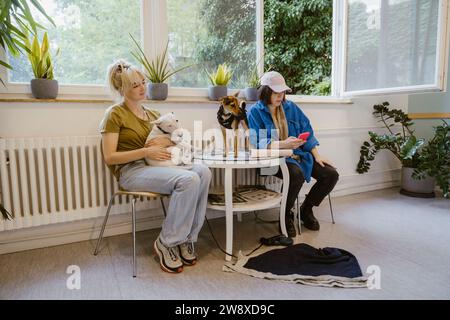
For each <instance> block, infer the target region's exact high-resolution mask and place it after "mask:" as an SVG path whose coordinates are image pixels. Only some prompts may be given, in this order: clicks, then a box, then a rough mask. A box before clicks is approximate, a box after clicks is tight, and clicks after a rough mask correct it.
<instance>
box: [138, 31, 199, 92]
mask: <svg viewBox="0 0 450 320" xmlns="http://www.w3.org/2000/svg"><path fill="white" fill-rule="evenodd" d="M130 37H131V39H132V40H133V42H134V44H135V45H136V48H137V51H135V52H131V54H132V55H133V57H135V58H136V60H137V61H139V63H140V64H142V65H143V66H144V69H145V71H146V72H145V76H146V78H147V79H148V80H149V81H150V83H149V84H148V87H147V97H148V98H149V99H150V100H166V99H167V95H168V91H169V86H168V85H167V83H165V82H166V81H167V80H168V79H169V78H170V77H171V76H173V75H174V74H175V73H177V72H180V71H182V70H184V69H187V68H189V67H190V65H187V66H184V67H181V68H178V69H175V70H174V69H172V68H171V67H170V66H169V61H168V58H167V49H168V46H169V44H168V43H167V44H166V47H165V48H164V51H163V52H162V54H160V55H157V56H156V58H155V60H152V61H149V60H148V58H147V56H146V55H145V53H144V50H142V47H141V46H140V45H139V43H138V42H137V41H136V39H134V38H133V36H132V35H131V34H130Z"/></svg>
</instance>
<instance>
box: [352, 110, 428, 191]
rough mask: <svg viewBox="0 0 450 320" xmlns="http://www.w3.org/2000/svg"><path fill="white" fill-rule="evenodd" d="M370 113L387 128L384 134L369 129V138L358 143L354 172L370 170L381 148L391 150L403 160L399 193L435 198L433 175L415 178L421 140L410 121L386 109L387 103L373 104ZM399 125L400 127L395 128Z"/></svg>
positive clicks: (405, 116) (419, 159) (419, 157)
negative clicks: (357, 155)
mask: <svg viewBox="0 0 450 320" xmlns="http://www.w3.org/2000/svg"><path fill="white" fill-rule="evenodd" d="M373 109H374V112H373V115H374V116H375V117H377V118H378V119H379V122H382V123H383V124H384V126H385V128H386V130H387V133H385V134H377V133H375V132H372V131H370V132H369V136H370V140H369V141H365V142H364V143H363V145H362V146H361V150H360V158H359V162H358V165H357V169H356V171H357V172H358V173H360V174H362V173H366V172H367V171H369V169H370V164H371V163H370V162H371V161H373V160H374V159H375V155H376V154H377V153H378V152H379V151H380V150H389V151H391V152H392V153H393V154H394V155H395V156H396V157H397V158H398V159H399V160H400V161H401V163H402V166H403V167H402V182H401V186H402V189H401V190H400V192H401V193H402V194H405V195H408V196H414V197H434V187H435V181H434V179H433V178H432V177H429V176H424V177H423V179H415V178H414V177H413V172H414V170H415V169H416V168H418V166H419V164H420V162H421V155H420V152H419V149H420V147H421V146H422V145H423V144H424V139H417V138H416V136H415V135H414V131H413V130H412V128H411V127H412V125H413V122H412V121H411V119H409V118H408V116H407V115H406V114H405V113H404V112H403V111H402V110H398V109H389V103H388V102H383V103H382V104H379V105H375V106H374V107H373ZM396 125H397V126H398V125H399V130H395V129H396Z"/></svg>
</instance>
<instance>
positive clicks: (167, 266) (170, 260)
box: [153, 237, 183, 273]
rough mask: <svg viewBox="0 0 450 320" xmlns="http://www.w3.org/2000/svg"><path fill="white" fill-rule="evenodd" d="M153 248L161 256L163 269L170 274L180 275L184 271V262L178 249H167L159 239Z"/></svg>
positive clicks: (160, 260)
mask: <svg viewBox="0 0 450 320" xmlns="http://www.w3.org/2000/svg"><path fill="white" fill-rule="evenodd" d="M153 248H154V249H155V253H156V254H157V255H158V256H159V264H160V265H161V269H163V270H164V271H166V272H170V273H180V272H182V271H183V262H182V261H181V259H180V256H179V253H178V250H177V247H170V248H169V247H166V246H165V245H164V244H163V243H162V242H161V240H160V239H159V237H158V239H156V241H155V243H154V244H153Z"/></svg>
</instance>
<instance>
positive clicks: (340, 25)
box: [0, 0, 450, 102]
mask: <svg viewBox="0 0 450 320" xmlns="http://www.w3.org/2000/svg"><path fill="white" fill-rule="evenodd" d="M167 1H168V0H140V2H141V14H140V16H141V43H142V46H143V49H144V52H145V53H146V54H147V56H148V57H149V58H153V57H155V56H156V54H157V53H158V52H160V51H161V50H162V49H163V48H164V47H165V44H166V43H167V41H168V19H167ZM348 1H349V0H344V1H342V0H333V27H332V30H333V31H332V33H333V34H332V42H333V43H332V72H331V95H329V96H313V95H307V96H301V95H288V97H289V98H291V99H296V100H302V99H303V98H305V97H306V98H307V99H311V98H312V99H314V100H316V101H321V100H323V102H327V101H330V99H334V100H336V99H337V100H339V99H342V100H343V101H345V100H348V98H351V97H353V96H355V97H358V96H368V95H379V94H403V93H415V92H424V91H427V92H429V91H437V92H442V91H444V90H445V89H446V84H447V74H446V73H447V66H448V55H449V42H450V41H449V35H450V23H449V21H448V20H449V17H450V13H449V12H450V4H449V3H450V0H439V1H440V5H439V19H440V21H439V27H438V28H439V32H440V37H439V41H438V46H439V45H441V44H442V45H441V46H440V50H438V58H437V59H436V60H437V62H436V64H437V68H438V69H437V70H438V72H437V75H436V84H437V85H438V86H434V85H433V86H428V85H425V86H414V87H400V88H388V90H386V89H373V90H361V91H353V92H346V91H345V83H346V82H345V81H346V68H347V65H346V63H347V59H346V53H347V26H348V15H347V13H348ZM144 17H148V18H147V19H144ZM441 30H445V31H444V32H441ZM5 55H6V53H5V51H4V50H0V56H2V57H3V58H4V57H5ZM263 56H264V0H256V56H255V59H256V60H255V61H260V60H261V59H262V57H263ZM263 67H264V66H263V64H260V65H259V66H258V68H259V71H260V72H261V73H262V72H263ZM0 75H1V76H2V79H6V81H5V83H6V85H7V87H6V88H5V87H3V86H1V85H0V94H2V93H6V94H30V93H31V88H30V84H29V83H24V82H9V79H8V76H9V71H8V70H7V69H6V68H4V67H2V66H0ZM242 89H244V88H242ZM242 89H241V90H242ZM232 91H233V92H235V91H237V90H232ZM59 95H60V96H65V95H73V96H77V97H81V98H83V97H96V98H104V97H107V98H109V96H110V93H109V89H108V88H107V86H106V84H105V85H100V84H98V85H83V84H61V85H60V86H59ZM207 95H208V89H207V88H189V87H170V90H169V98H170V97H174V98H179V97H198V98H204V97H207Z"/></svg>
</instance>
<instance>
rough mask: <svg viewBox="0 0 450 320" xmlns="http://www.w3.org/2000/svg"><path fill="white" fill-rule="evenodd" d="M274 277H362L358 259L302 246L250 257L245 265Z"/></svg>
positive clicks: (326, 249)
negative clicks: (294, 275) (293, 275)
mask: <svg viewBox="0 0 450 320" xmlns="http://www.w3.org/2000/svg"><path fill="white" fill-rule="evenodd" d="M243 267H244V268H247V269H253V270H255V271H258V272H265V273H271V274H273V275H292V274H297V275H304V276H321V275H330V276H337V277H345V278H357V277H362V272H361V268H360V266H359V263H358V260H357V259H356V257H355V256H354V255H353V254H351V253H350V252H348V251H345V250H343V249H338V248H322V249H316V248H314V247H312V246H310V245H308V244H306V243H300V244H296V245H292V246H289V247H285V248H282V249H275V250H270V251H268V252H265V253H262V254H260V255H258V256H256V257H252V258H249V259H248V261H247V262H246V263H245V265H244V266H243Z"/></svg>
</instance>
